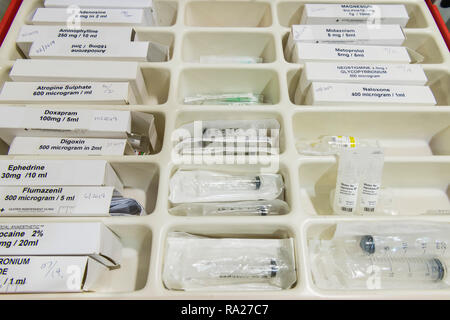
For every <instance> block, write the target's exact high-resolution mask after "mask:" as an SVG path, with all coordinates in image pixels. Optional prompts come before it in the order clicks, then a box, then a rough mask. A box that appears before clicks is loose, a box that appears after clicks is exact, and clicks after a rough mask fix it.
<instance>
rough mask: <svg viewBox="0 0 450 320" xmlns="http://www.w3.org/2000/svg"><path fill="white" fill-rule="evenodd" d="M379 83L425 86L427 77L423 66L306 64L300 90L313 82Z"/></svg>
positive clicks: (342, 63)
mask: <svg viewBox="0 0 450 320" xmlns="http://www.w3.org/2000/svg"><path fill="white" fill-rule="evenodd" d="M331 81H333V82H347V83H379V84H394V85H396V84H398V85H400V84H402V85H418V86H420V85H425V84H426V82H427V77H426V75H425V72H424V71H423V68H422V66H421V65H417V64H416V65H413V64H368V63H344V62H340V63H335V62H306V63H305V68H304V70H303V73H302V75H301V78H300V89H301V90H304V89H306V87H307V86H308V85H309V84H310V83H311V82H331Z"/></svg>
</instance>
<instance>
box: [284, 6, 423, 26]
mask: <svg viewBox="0 0 450 320" xmlns="http://www.w3.org/2000/svg"><path fill="white" fill-rule="evenodd" d="M412 2H413V3H400V4H404V5H405V7H406V11H407V12H408V15H409V20H408V23H407V24H406V28H426V27H428V23H427V20H426V18H425V15H424V12H423V11H422V10H428V8H427V7H426V6H425V5H423V6H422V7H421V5H419V4H418V3H414V2H415V1H412ZM416 2H419V1H416ZM306 3H314V2H311V1H295V2H281V3H279V4H278V7H277V11H278V21H280V24H281V25H282V26H283V27H288V28H289V27H290V26H292V25H293V24H300V19H301V17H302V14H303V8H304V6H305V4H306ZM332 3H333V4H349V2H348V1H342V0H337V1H333V2H332ZM351 3H355V4H374V5H376V4H383V5H384V4H397V3H378V2H373V1H353V2H350V4H351Z"/></svg>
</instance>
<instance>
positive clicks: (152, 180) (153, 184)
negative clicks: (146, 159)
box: [110, 161, 159, 214]
mask: <svg viewBox="0 0 450 320" xmlns="http://www.w3.org/2000/svg"><path fill="white" fill-rule="evenodd" d="M110 164H111V166H112V167H113V169H114V170H115V172H116V173H117V176H118V177H119V179H120V180H121V181H122V183H123V185H124V191H123V194H122V195H123V196H124V197H125V198H133V199H135V200H136V201H138V202H139V203H140V204H141V205H142V206H143V207H144V210H145V213H146V214H151V213H152V212H153V210H154V209H155V206H156V201H157V198H158V186H159V166H158V165H157V164H156V163H142V162H114V161H112V162H110Z"/></svg>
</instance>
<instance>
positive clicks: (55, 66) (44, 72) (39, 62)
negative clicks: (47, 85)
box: [9, 59, 148, 104]
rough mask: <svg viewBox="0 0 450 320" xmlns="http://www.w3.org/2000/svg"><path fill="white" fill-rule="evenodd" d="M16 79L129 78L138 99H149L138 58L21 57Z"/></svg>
mask: <svg viewBox="0 0 450 320" xmlns="http://www.w3.org/2000/svg"><path fill="white" fill-rule="evenodd" d="M9 76H10V77H11V79H12V80H13V81H21V82H23V81H94V82H116V81H118V82H129V83H130V85H131V87H132V88H133V91H134V94H135V96H136V98H137V99H138V103H139V104H141V103H143V101H147V100H148V92H147V86H146V84H145V81H144V77H143V76H142V72H141V68H140V66H139V63H138V62H131V61H103V60H102V61H100V60H97V61H91V60H53V59H52V60H49V59H18V60H16V61H15V62H14V65H13V67H12V69H11V71H10V73H9Z"/></svg>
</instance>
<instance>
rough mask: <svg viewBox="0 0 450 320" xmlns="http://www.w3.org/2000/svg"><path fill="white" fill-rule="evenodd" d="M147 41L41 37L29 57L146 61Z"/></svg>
mask: <svg viewBox="0 0 450 320" xmlns="http://www.w3.org/2000/svg"><path fill="white" fill-rule="evenodd" d="M148 54H149V43H148V42H130V41H128V42H121V41H116V40H109V41H107V40H100V41H90V40H84V39H80V40H71V39H42V40H37V41H35V42H34V43H33V45H32V46H31V49H30V53H29V56H30V58H31V59H44V58H45V59H104V60H122V61H141V62H146V61H147V56H148Z"/></svg>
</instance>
